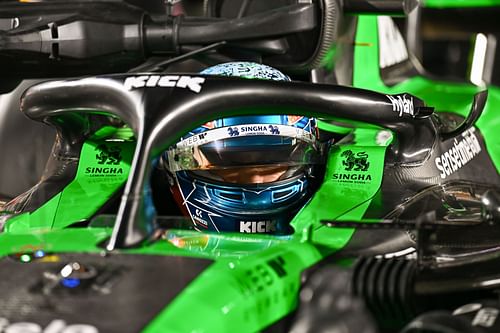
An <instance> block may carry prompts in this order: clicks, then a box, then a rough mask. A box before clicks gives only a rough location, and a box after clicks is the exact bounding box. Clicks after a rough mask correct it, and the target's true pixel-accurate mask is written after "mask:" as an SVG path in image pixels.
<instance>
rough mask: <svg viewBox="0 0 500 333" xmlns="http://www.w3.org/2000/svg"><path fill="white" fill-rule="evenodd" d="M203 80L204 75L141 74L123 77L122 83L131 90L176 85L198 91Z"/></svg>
mask: <svg viewBox="0 0 500 333" xmlns="http://www.w3.org/2000/svg"><path fill="white" fill-rule="evenodd" d="M204 82H205V78H204V77H193V76H187V75H182V76H179V75H164V76H159V75H141V76H130V77H127V78H126V79H125V81H124V82H123V85H124V87H125V89H127V90H132V89H137V88H144V87H150V88H152V87H170V88H172V87H177V88H188V89H189V90H191V91H193V92H195V93H199V92H200V91H201V85H202V84H203V83H204Z"/></svg>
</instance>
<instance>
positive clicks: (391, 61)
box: [377, 16, 408, 69]
mask: <svg viewBox="0 0 500 333" xmlns="http://www.w3.org/2000/svg"><path fill="white" fill-rule="evenodd" d="M377 21H378V22H377V23H378V39H379V66H380V68H382V69H383V68H387V67H390V66H393V65H396V64H399V63H401V62H403V61H405V60H407V59H408V50H407V49H406V43H405V41H404V39H403V36H402V35H401V33H400V32H399V29H398V27H397V26H396V24H395V23H394V21H393V20H392V18H391V17H389V16H379V17H378V18H377Z"/></svg>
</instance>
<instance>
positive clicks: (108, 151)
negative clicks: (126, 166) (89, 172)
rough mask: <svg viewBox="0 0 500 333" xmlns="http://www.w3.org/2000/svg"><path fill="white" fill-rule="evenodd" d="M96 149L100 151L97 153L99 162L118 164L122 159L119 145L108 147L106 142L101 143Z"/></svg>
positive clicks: (96, 156)
mask: <svg viewBox="0 0 500 333" xmlns="http://www.w3.org/2000/svg"><path fill="white" fill-rule="evenodd" d="M95 150H96V151H99V154H96V155H95V158H96V159H97V164H108V165H118V164H120V162H121V160H122V155H121V149H120V148H119V147H108V146H106V145H105V144H101V145H99V146H97V148H96V149H95Z"/></svg>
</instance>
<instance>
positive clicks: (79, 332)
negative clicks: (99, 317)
mask: <svg viewBox="0 0 500 333" xmlns="http://www.w3.org/2000/svg"><path fill="white" fill-rule="evenodd" d="M0 332H6V333H98V332H99V330H98V329H97V328H96V327H95V326H92V325H85V324H73V325H67V324H66V322H65V321H64V320H61V319H54V320H52V321H51V322H50V323H49V324H48V325H47V327H45V328H43V327H42V326H40V325H39V324H37V323H31V322H17V323H10V322H9V321H8V320H7V319H6V318H3V317H0Z"/></svg>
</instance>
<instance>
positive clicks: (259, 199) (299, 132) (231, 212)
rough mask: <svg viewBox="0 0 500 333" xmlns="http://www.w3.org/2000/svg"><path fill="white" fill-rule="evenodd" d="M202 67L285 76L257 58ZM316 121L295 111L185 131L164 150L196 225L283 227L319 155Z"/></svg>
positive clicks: (304, 196)
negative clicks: (174, 142)
mask: <svg viewBox="0 0 500 333" xmlns="http://www.w3.org/2000/svg"><path fill="white" fill-rule="evenodd" d="M201 73H202V74H211V75H223V76H238V77H243V78H250V79H268V80H281V81H290V78H289V77H288V76H286V75H285V74H283V73H281V72H280V71H278V70H276V69H274V68H272V67H269V66H266V65H261V64H257V63H249V62H232V63H224V64H220V65H216V66H213V67H210V68H207V69H205V70H204V71H202V72H201ZM320 157H321V154H320V145H319V142H318V139H317V127H316V120H315V119H314V118H308V117H303V116H297V115H268V116H238V117H225V118H221V119H217V120H214V121H211V122H209V123H206V124H204V125H202V126H200V127H198V128H195V129H193V130H192V131H190V132H189V133H188V134H187V135H186V136H184V137H182V138H181V140H180V141H179V142H178V143H177V144H176V145H175V146H173V147H171V148H170V149H169V150H168V151H166V152H165V153H164V154H163V164H164V165H165V167H166V169H167V170H168V174H169V175H170V178H171V182H170V183H171V185H172V186H171V191H172V194H173V196H174V199H175V201H176V203H177V204H178V206H179V207H180V208H181V210H182V211H183V213H184V214H186V215H188V216H190V217H191V220H192V221H193V223H194V226H195V228H196V229H198V230H211V231H217V232H222V231H234V232H244V233H272V234H287V233H289V232H291V228H290V226H289V222H290V220H291V219H292V218H293V216H294V215H295V214H296V213H297V212H298V210H299V209H300V208H301V207H302V206H303V205H304V204H305V202H306V201H307V200H308V199H309V198H310V195H311V193H312V188H313V184H314V181H313V178H314V177H313V171H314V169H315V165H316V164H318V163H319V162H320V160H321V159H320Z"/></svg>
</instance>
